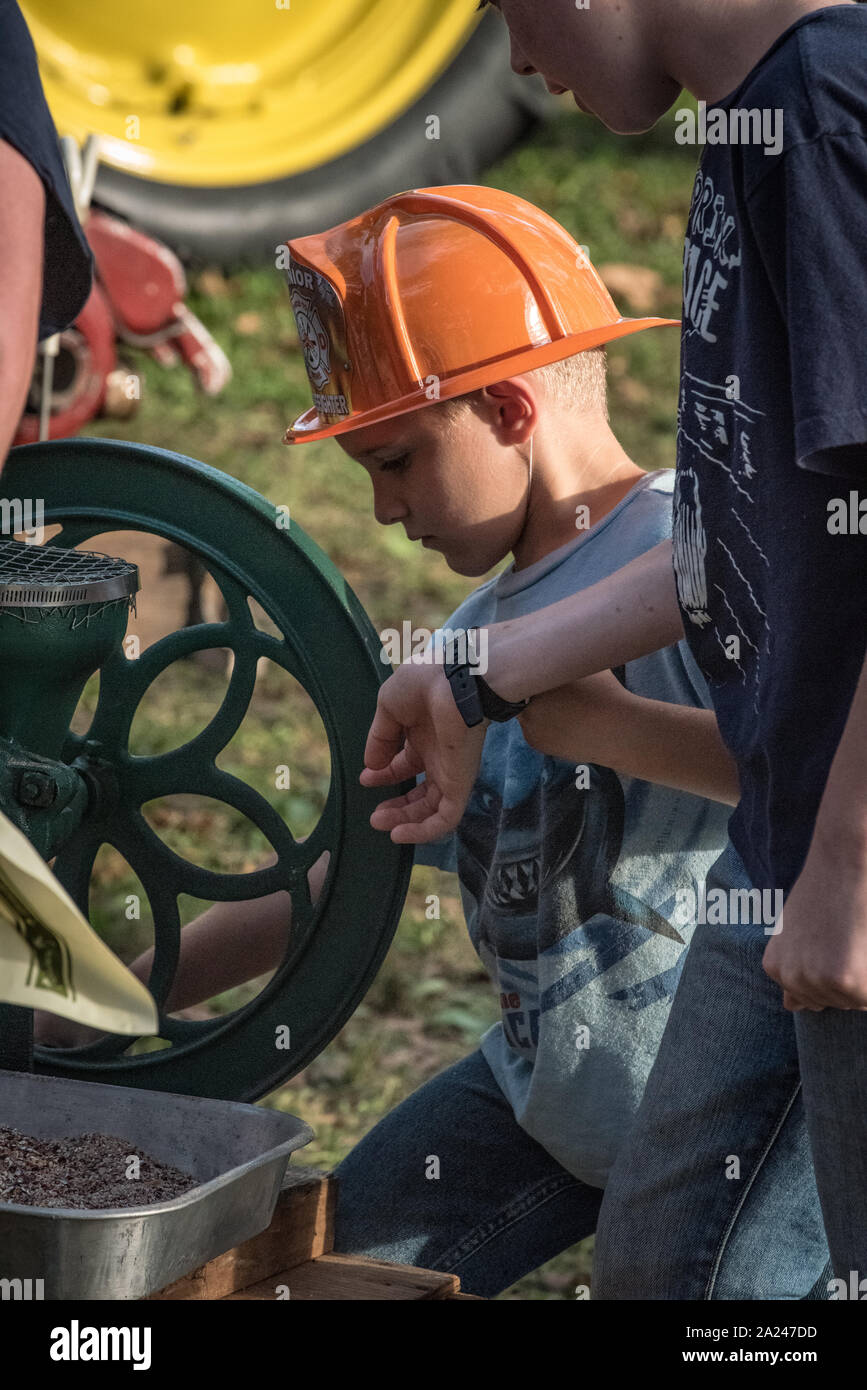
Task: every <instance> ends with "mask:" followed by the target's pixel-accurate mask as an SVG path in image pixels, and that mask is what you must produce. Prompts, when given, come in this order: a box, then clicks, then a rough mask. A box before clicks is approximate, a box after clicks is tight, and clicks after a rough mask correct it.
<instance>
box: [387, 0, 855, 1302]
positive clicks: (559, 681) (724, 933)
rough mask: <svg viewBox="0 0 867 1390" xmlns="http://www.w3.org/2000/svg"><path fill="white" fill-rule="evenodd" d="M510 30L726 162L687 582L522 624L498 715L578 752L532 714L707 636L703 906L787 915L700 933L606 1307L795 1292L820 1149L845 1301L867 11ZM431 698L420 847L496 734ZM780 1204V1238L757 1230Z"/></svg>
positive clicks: (691, 489) (419, 754) (834, 8)
mask: <svg viewBox="0 0 867 1390" xmlns="http://www.w3.org/2000/svg"><path fill="white" fill-rule="evenodd" d="M497 8H499V9H500V10H501V11H502V13H503V16H504V18H505V19H506V21H507V23H508V25H509V29H510V32H511V36H512V64H513V67H514V68H515V70H516V71H518V72H520V73H526V74H528V75H531V74H533V73H535V72H537V71H538V72H541V73H542V74H543V75H544V76H545V77H546V79H547V81H548V85H549V86H550V87H551V88H552V90H558V91H569V90H572V91H573V92H574V94H575V99H576V102H577V104H578V105H579V106H580V107H581V108H582V109H583V110H585V111H588V112H590V113H591V114H593V115H596V116H598V118H599V119H600V120H602V121H603V123H604V124H606V125H607V126H608V127H609V128H610V129H612V130H615V131H620V132H637V131H644V130H648V129H650V127H651V126H653V125H654V124H655V122H656V121H657V120H658V119H659V118H660V116H661V115H662V114H663V113H664V112H665V111H666V110H667V109H668V107H669V106H670V105H671V104H672V102H674V101H675V99H676V98H677V96H678V95H679V93H680V91H681V89H682V88H684V87H685V88H687V89H688V90H689V91H691V92H692V93H693V95H695V96H696V97H697V98H699V102H700V106H699V114H698V122H696V117H695V113H694V111H692V110H691V109H684V110H683V111H680V112H678V132H677V135H676V137H675V138H677V139H678V140H680V141H681V142H693V143H694V142H695V138H696V129H697V130H698V132H699V134H698V139H699V142H700V143H702V144H705V143H706V145H707V148H706V149H705V151H704V153H703V155H702V159H701V164H700V168H699V171H698V175H697V178H696V184H695V190H694V197H693V202H692V206H691V208H690V214H689V222H688V227H687V236H686V242H685V255H684V329H683V359H682V370H681V395H680V411H679V430H678V479H677V486H676V490H675V524H674V532H673V534H674V547H673V558H674V572H672V565H671V560H672V548H671V547H670V546H669V545H668V544H665V545H662V546H660V547H659V548H658V550H657V551H656V552H655V553H654V552H651V553H649V554H648V555H647V556H644V557H642V559H641V560H640V561H639V562H638V563H637V564H636V563H633V564H631V565H629V566H626V567H625V568H624V570H623V572H622V573H620V574H618V575H617V576H616V577H615V578H614V579H613V580H608V581H605V582H602V583H600V584H599V585H598V586H595V587H594V588H593V589H591V590H588V591H587V592H586V593H583V592H582V593H580V594H576V595H573V596H572V597H571V598H570V599H569V600H568V601H566V602H564V603H561V604H560V605H558V606H555V607H552V608H551V609H550V610H549V611H547V612H539V613H536V614H534V616H533V621H532V623H529V622H527V621H526V620H517V621H514V622H512V623H510V624H505V625H501V626H500V627H499V628H492V629H491V630H490V631H489V632H488V634H487V647H486V651H487V654H488V675H487V680H488V682H489V683H490V684H491V686H492V687H493V689H494V690H496V691H497V693H498V695H499V696H500V697H501V698H503V699H505V700H507V701H511V702H513V703H517V702H518V701H519V700H521V699H526V698H527V697H529V696H534V697H537V698H534V700H533V703H532V704H531V705H530V706H529V709H528V711H527V714H526V716H525V718H524V723H525V728H526V730H527V733H528V736H529V737H530V739H531V740H532V742H533V744H534V745H535V746H537V747H540V748H544V749H549V750H551V749H557V751H560V752H565V751H568V750H569V748H570V746H571V743H572V740H577V741H578V742H580V722H579V721H580V718H581V698H582V697H581V696H580V693H579V691H580V687H578V688H575V687H572V691H573V694H574V700H575V705H574V710H573V709H571V707H570V706H571V702H572V699H573V694H570V690H568V689H560V690H559V691H558V693H556V694H555V695H554V696H546V697H543V698H541V699H540V698H538V695H539V693H540V692H544V691H551V690H554V689H555V687H563V686H564V684H565V683H567V682H574V681H576V680H578V679H579V678H580V677H582V676H586V675H588V674H590V673H592V672H596V671H599V670H600V669H602V668H603V667H605V666H608V665H611V664H612V663H617V662H620V661H623V660H627V659H629V658H630V657H634V656H638V655H641V654H643V653H645V652H648V651H652V650H653V649H654V648H655V647H656V646H658V645H660V644H661V643H663V642H672V641H674V640H676V639H677V638H678V637H680V636H681V634H682V633H683V632H684V631H685V632H686V633H687V636H688V638H689V642H690V647H691V649H692V650H693V652H694V653H695V655H696V657H697V659H698V661H699V664H700V666H701V668H702V670H703V672H704V674H705V676H706V677H707V679H708V682H709V685H710V688H711V691H712V694H713V697H714V708H715V709H716V711H717V714H718V716H719V721H720V727H721V730H722V733H723V736H724V738H725V741H726V745H727V747H728V748H729V749H730V750H731V752H732V753H733V755H734V756H735V758H736V760H737V766H738V772H739V778H740V783H741V797H740V801H739V804H738V807H737V809H736V812H735V814H734V816H733V817H732V820H731V823H730V832H731V843H730V845H729V846H728V848H727V850H726V854H725V856H724V857H723V859H721V860H720V863H719V864H718V865H715V866H714V870H713V879H712V880H709V882H713V884H714V886H715V887H719V888H720V889H724V888H725V886H726V884H727V883H730V881H731V876H732V874H733V873H735V874H746V876H747V879H748V881H751V882H752V883H753V884H754V888H753V892H754V893H757V894H759V895H760V896H761V895H762V894H764V893H765V892H767V893H769V894H770V895H772V896H773V898H774V899H777V898H782V899H784V901H785V913H784V920H783V918H780V919H779V920H778V921H777V922H776V923H775V924H774V929H773V930H772V931H771V932H768V931H766V930H762V929H759V930H755V929H753V928H752V927H751V926H749V925H745V924H744V923H743V922H740V921H738V919H737V917H736V916H732V915H731V913H728V914H724V915H718V916H716V917H710V916H708V918H707V920H706V921H701V922H700V923H699V926H698V929H697V931H696V933H695V936H694V940H693V943H692V946H691V949H690V952H689V958H688V961H687V963H686V966H685V969H684V972H683V977H682V980H681V983H680V986H679V988H678V994H677V998H676V1000H675V1004H674V1008H673V1010H672V1015H671V1020H670V1023H669V1025H668V1028H667V1030H666V1035H665V1039H664V1041H663V1044H662V1047H661V1049H660V1053H659V1057H658V1059H657V1061H656V1063H655V1065H654V1068H653V1071H652V1073H651V1077H650V1080H649V1083H648V1087H647V1091H646V1093H645V1096H644V1100H643V1102H642V1106H641V1109H640V1112H639V1118H638V1123H637V1125H636V1126H635V1129H634V1131H633V1134H632V1135H631V1136H630V1139H629V1141H628V1142H627V1143H626V1144H625V1145H624V1146H623V1148H622V1150H621V1153H620V1155H619V1158H618V1160H617V1163H616V1165H615V1168H614V1171H613V1173H612V1178H611V1181H610V1183H609V1185H608V1188H607V1191H606V1198H605V1202H604V1205H603V1208H602V1216H601V1219H600V1228H599V1233H598V1236H597V1244H596V1251H597V1268H596V1273H595V1278H594V1293H595V1294H597V1295H598V1296H599V1297H602V1298H609V1299H617V1298H626V1299H641V1298H658V1299H665V1298H668V1299H696V1298H700V1299H727V1298H732V1297H739V1296H740V1297H752V1296H754V1295H753V1294H751V1293H750V1292H749V1288H750V1283H751V1273H752V1270H753V1268H754V1267H755V1266H756V1265H757V1264H758V1263H761V1262H765V1263H766V1262H768V1261H769V1260H770V1261H771V1262H773V1263H774V1264H775V1265H777V1266H778V1267H780V1268H785V1267H787V1266H788V1262H789V1258H790V1243H789V1241H790V1226H789V1223H788V1221H787V1219H786V1215H787V1210H788V1205H789V1202H790V1200H791V1196H792V1193H793V1192H794V1191H795V1190H796V1189H799V1190H801V1191H802V1192H803V1193H805V1194H806V1193H807V1192H808V1190H809V1189H810V1187H811V1185H812V1183H813V1181H814V1179H813V1173H812V1168H811V1161H810V1155H811V1152H812V1158H813V1160H814V1161H815V1170H816V1178H817V1180H818V1185H819V1189H820V1191H821V1200H822V1208H823V1213H824V1218H825V1223H826V1227H827V1232H828V1238H829V1242H830V1244H831V1248H832V1251H833V1256H834V1271H835V1274H836V1276H837V1278H836V1280H835V1281H833V1283H829V1286H828V1287H829V1290H830V1291H832V1296H833V1297H843V1298H845V1297H848V1296H849V1294H848V1292H847V1290H849V1289H851V1288H853V1287H858V1286H859V1280H860V1278H861V1276H863V1274H864V1270H865V1266H867V1127H865V1125H867V1121H865V1115H867V1112H865V1107H864V1105H863V1103H861V1104H859V1103H858V1098H861V1099H862V1100H863V1096H864V1095H865V1094H867V1070H865V1067H867V1047H865V1041H867V1035H865V1030H867V1019H865V1013H867V809H865V808H867V800H865V796H864V787H865V784H867V664H865V647H867V598H865V588H864V561H865V539H864V538H865V535H867V524H865V521H864V513H865V511H867V502H865V501H864V500H862V497H861V494H860V493H859V490H858V488H859V484H862V483H863V480H864V478H865V473H867V417H865V410H864V398H863V383H864V379H865V376H867V347H865V338H864V332H863V321H864V316H865V309H867V305H865V302H864V296H865V289H864V286H865V283H867V282H865V275H864V265H863V252H862V247H863V241H864V237H863V221H864V207H865V194H864V190H865V187H867V141H865V136H867V117H865V111H867V78H865V73H867V64H865V53H867V13H865V11H864V9H863V8H858V7H856V5H854V4H852V3H851V0H845V2H844V3H837V4H835V3H822V0H776V3H773V4H769V3H768V0H728V3H726V4H725V5H708V4H706V3H704V0H701V2H699V0H617V3H614V0H593V3H592V5H591V6H589V7H586V6H585V7H580V8H579V7H577V6H575V5H574V4H573V3H572V0H548V3H546V4H545V5H544V6H539V5H537V4H535V3H534V0H497ZM769 137H772V138H769ZM861 491H862V492H863V488H862V489H861ZM437 674H438V673H434V672H431V671H430V670H425V669H424V668H421V667H418V668H411V667H403V668H401V670H400V671H399V672H397V673H396V676H395V677H393V678H392V680H391V681H390V682H389V683H388V684H387V685H386V686H384V687H383V690H382V692H381V695H380V709H379V713H378V716H377V719H376V721H375V724H374V727H373V730H372V731H371V737H370V740H369V744H368V762H369V770H368V772H367V773H366V774H365V776H364V778H363V780H364V781H366V782H367V783H368V784H370V785H382V784H384V783H386V782H387V781H389V780H400V778H401V777H402V776H404V775H406V772H407V771H409V770H414V771H419V770H422V769H423V770H424V771H425V772H426V774H427V776H426V780H425V783H424V784H423V786H422V787H421V788H419V789H417V793H416V794H414V795H413V796H412V797H411V798H402V799H400V801H396V802H394V803H392V804H391V805H389V804H387V803H386V804H385V805H383V806H381V807H380V808H379V809H378V811H377V813H376V817H375V820H374V823H375V824H377V825H379V826H380V827H381V828H383V829H388V830H390V831H391V832H392V835H393V837H394V838H395V839H399V840H402V841H404V842H413V843H421V842H423V841H426V840H428V839H430V838H433V837H435V836H437V835H441V834H442V833H443V832H444V831H446V830H448V829H450V828H451V827H452V826H454V825H455V824H456V822H457V820H458V818H459V817H460V815H461V812H462V807H463V805H464V803H465V801H466V798H467V794H468V788H469V787H470V785H471V784H472V782H473V778H474V775H475V768H476V767H477V765H478V758H479V749H480V735H479V731H478V730H476V729H468V728H467V727H466V726H465V725H464V723H463V721H462V719H461V715H460V713H459V712H458V710H457V708H456V706H455V703H454V701H452V703H451V705H449V702H448V700H447V699H446V698H445V696H446V695H447V694H448V691H447V688H445V683H444V682H443V681H442V680H441V679H437ZM769 938H770V939H769ZM780 987H782V989H781V988H780ZM709 998H710V1000H712V1001H713V1009H712V1011H711V1010H709V1007H708V1003H709ZM699 1043H700V1045H697V1044H699ZM802 1087H803V1092H802ZM853 1099H854V1100H855V1103H854V1104H853ZM784 1156H785V1157H784ZM769 1165H770V1167H769ZM775 1165H776V1173H777V1175H778V1176H779V1174H780V1173H781V1172H783V1173H784V1175H785V1176H784V1181H783V1183H782V1184H780V1183H779V1182H777V1181H775V1179H774V1167H775ZM762 1206H764V1209H765V1211H766V1212H767V1213H768V1216H769V1218H770V1219H765V1220H764V1221H760V1220H756V1219H755V1216H756V1213H757V1211H758V1210H759V1209H760V1208H762ZM777 1296H781V1297H787V1296H788V1297H791V1295H786V1294H779V1295H777ZM855 1296H857V1294H856V1295H855Z"/></svg>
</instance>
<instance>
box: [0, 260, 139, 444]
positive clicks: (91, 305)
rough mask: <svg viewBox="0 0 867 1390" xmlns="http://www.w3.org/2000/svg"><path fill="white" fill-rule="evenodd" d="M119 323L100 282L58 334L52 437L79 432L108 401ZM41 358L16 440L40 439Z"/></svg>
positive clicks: (24, 441) (50, 426)
mask: <svg viewBox="0 0 867 1390" xmlns="http://www.w3.org/2000/svg"><path fill="white" fill-rule="evenodd" d="M114 343H115V327H114V320H113V318H112V315H111V310H110V309H109V307H108V304H107V302H106V298H105V295H104V294H103V292H102V290H101V289H100V287H99V285H98V284H96V285H94V287H93V289H92V290H91V292H90V298H89V299H88V301H87V303H86V304H85V306H84V308H83V309H82V311H81V313H80V314H79V316H78V318H77V319H76V320H75V323H74V324H73V325H72V327H71V328H67V329H66V330H65V331H64V332H63V333H61V335H60V348H59V352H58V354H57V357H56V358H55V361H54V382H53V388H52V392H51V405H52V409H51V417H50V425H49V437H50V438H51V439H60V438H62V437H64V436H66V435H70V434H76V433H77V432H78V430H80V429H81V427H82V426H83V425H85V424H87V421H88V420H92V419H93V417H94V416H95V415H97V414H98V413H99V410H100V408H101V407H102V403H103V400H104V399H105V385H106V378H107V377H108V375H109V373H110V372H112V371H114V368H115V367H116V365H117V354H116V352H115V346H114ZM43 360H44V359H43V358H42V357H41V356H40V358H39V360H38V362H37V370H36V372H35V374H34V377H33V384H32V386H31V389H30V397H29V399H28V402H27V406H26V408H25V413H24V414H23V415H22V417H21V420H20V423H19V425H18V432H17V434H16V435H15V439H14V441H13V443H15V444H33V443H35V441H36V440H37V439H38V438H39V400H40V384H41V380H42V364H43Z"/></svg>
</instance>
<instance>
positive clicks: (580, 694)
mask: <svg viewBox="0 0 867 1390" xmlns="http://www.w3.org/2000/svg"><path fill="white" fill-rule="evenodd" d="M520 721H521V727H522V729H523V732H524V737H525V738H526V740H527V742H528V743H529V744H531V745H532V747H533V748H536V749H538V750H539V752H540V753H547V754H549V755H550V756H551V757H554V758H564V759H567V760H569V761H570V762H571V761H574V762H575V763H576V764H580V763H598V764H600V765H601V766H602V767H610V768H613V769H614V771H615V772H620V773H622V774H623V775H624V776H626V777H640V778H641V779H642V780H643V781H645V782H658V783H660V784H661V785H662V786H665V787H674V788H675V789H676V790H678V791H684V792H691V793H692V794H693V795H694V796H704V797H707V798H708V799H709V800H711V801H722V802H724V803H726V804H727V805H729V806H736V805H737V803H738V800H739V798H740V780H739V778H738V772H737V766H736V764H735V761H734V759H733V758H732V756H731V754H730V753H729V752H728V749H727V748H726V746H725V744H724V743H723V741H722V736H721V735H720V732H719V728H718V726H717V721H716V715H715V714H714V712H713V710H707V709H695V708H694V707H692V706H689V705H674V704H670V703H669V702H668V701H666V700H650V699H647V698H645V697H644V696H641V695H635V694H633V693H632V692H631V691H629V690H625V689H624V688H623V686H622V685H621V684H620V682H619V681H618V680H617V678H616V677H615V676H614V675H612V674H611V672H610V671H606V672H602V673H600V674H599V675H595V676H589V677H587V678H586V679H584V680H581V681H578V682H576V683H575V684H574V685H568V686H561V687H560V689H559V690H552V691H549V692H548V693H547V694H545V695H540V696H539V697H538V698H537V699H535V700H534V701H533V703H532V704H531V705H530V706H529V708H528V709H527V711H526V713H525V714H522V715H521V716H520Z"/></svg>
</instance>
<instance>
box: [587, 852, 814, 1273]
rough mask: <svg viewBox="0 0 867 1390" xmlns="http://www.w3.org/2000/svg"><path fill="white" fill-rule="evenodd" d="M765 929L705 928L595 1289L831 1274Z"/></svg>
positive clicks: (612, 1210) (605, 1222)
mask: <svg viewBox="0 0 867 1390" xmlns="http://www.w3.org/2000/svg"><path fill="white" fill-rule="evenodd" d="M708 882H709V883H711V882H712V879H711V877H709V879H708ZM767 942H768V937H767V935H766V934H765V931H764V928H763V927H762V926H751V925H740V926H711V925H699V926H697V927H696V929H695V932H694V934H693V938H692V942H691V945H690V947H689V951H688V953H687V959H686V962H685V964H684V968H683V973H682V976H681V980H680V983H679V985H678V988H677V993H676V995H675V999H674V1003H673V1005H672V1010H671V1015H670V1017H669V1021H668V1024H667V1027H666V1030H665V1033H664V1035H663V1039H662V1044H661V1046H660V1050H659V1053H658V1055H657V1059H656V1062H655V1063H654V1066H653V1068H652V1070H651V1073H650V1078H649V1080H648V1084H647V1088H646V1091H645V1094H644V1097H643V1099H642V1103H641V1105H640V1107H639V1110H638V1114H637V1117H636V1121H635V1125H634V1126H633V1129H632V1132H631V1134H630V1136H629V1138H628V1139H627V1141H626V1143H625V1145H624V1147H623V1149H622V1150H621V1152H620V1153H619V1154H618V1157H617V1160H616V1162H615V1164H614V1168H613V1170H612V1173H611V1176H610V1178H609V1183H608V1186H607V1188H606V1191H605V1199H604V1201H603V1204H602V1209H601V1212H600V1218H599V1226H598V1229H597V1236H596V1265H595V1271H594V1280H593V1296H594V1298H602V1299H739V1298H743V1299H801V1298H805V1297H808V1296H809V1295H810V1290H811V1289H812V1288H814V1286H815V1284H816V1282H817V1280H819V1278H820V1277H821V1276H822V1273H823V1269H824V1267H825V1265H826V1262H827V1259H828V1250H827V1241H826V1239H825V1235H824V1229H823V1223H822V1217H821V1208H820V1205H819V1199H818V1192H817V1190H816V1183H815V1177H814V1174H813V1167H812V1155H811V1152H810V1146H809V1139H808V1135H807V1130H806V1123H805V1118H804V1108H803V1103H802V1098H801V1094H800V1074H799V1066H798V1050H797V1044H796V1040H795V1028H794V1020H793V1016H792V1014H791V1013H788V1012H787V1011H786V1010H784V1009H783V1006H782V991H781V990H780V988H779V986H778V985H776V984H775V983H774V982H773V981H772V980H770V979H769V978H768V976H767V975H765V973H764V971H763V970H762V965H761V961H762V955H763V953H764V950H765V947H766V946H767ZM813 1296H815V1295H813Z"/></svg>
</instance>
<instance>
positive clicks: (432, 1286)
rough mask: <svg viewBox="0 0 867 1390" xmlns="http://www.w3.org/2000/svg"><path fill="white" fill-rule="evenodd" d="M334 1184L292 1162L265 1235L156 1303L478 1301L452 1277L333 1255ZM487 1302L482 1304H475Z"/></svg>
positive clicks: (197, 1271)
mask: <svg viewBox="0 0 867 1390" xmlns="http://www.w3.org/2000/svg"><path fill="white" fill-rule="evenodd" d="M336 1205H337V1179H336V1178H335V1177H334V1176H333V1175H332V1174H330V1173H324V1172H322V1171H320V1170H319V1169H317V1168H303V1167H301V1166H300V1165H299V1166H294V1165H293V1164H291V1163H290V1164H289V1167H288V1168H287V1170H286V1176H285V1178H284V1180H283V1186H282V1188H281V1190H280V1196H279V1197H278V1199H277V1206H276V1208H275V1211H274V1217H273V1220H272V1222H271V1225H270V1226H269V1227H268V1229H267V1231H262V1232H261V1233H260V1234H259V1235H258V1236H253V1238H252V1239H251V1240H247V1241H245V1242H244V1244H243V1245H238V1246H236V1247H235V1249H234V1250H227V1251H226V1253H225V1254H224V1255H218V1256H217V1257H216V1259H213V1260H210V1261H209V1262H208V1264H206V1265H202V1266H201V1268H200V1269H194V1270H193V1272H192V1274H188V1275H186V1277H185V1278H183V1279H178V1280H177V1282H176V1283H174V1284H169V1286H168V1287H167V1288H165V1289H161V1290H160V1292H159V1293H155V1294H151V1298H152V1299H155V1300H174V1301H183V1300H201V1299H207V1300H211V1299H220V1300H222V1301H223V1302H226V1303H231V1302H233V1301H239V1302H265V1301H268V1302H277V1301H279V1300H281V1299H285V1298H288V1299H289V1300H294V1301H295V1302H299V1301H300V1302H312V1301H314V1300H319V1299H323V1300H332V1301H334V1300H344V1301H348V1300H352V1301H358V1300H375V1301H381V1300H383V1299H388V1300H395V1301H398V1302H400V1301H403V1302H406V1301H419V1300H422V1301H423V1300H430V1299H452V1298H475V1295H474V1294H464V1293H461V1292H460V1280H459V1279H458V1277H457V1275H454V1274H439V1273H437V1272H436V1271H435V1270H430V1269H415V1268H413V1267H412V1266H410V1265H396V1264H389V1263H388V1261H386V1260H371V1259H367V1258H366V1257H365V1256H363V1255H340V1254H335V1253H334V1210H335V1207H336ZM478 1301H480V1302H484V1301H485V1300H484V1299H482V1300H478Z"/></svg>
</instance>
